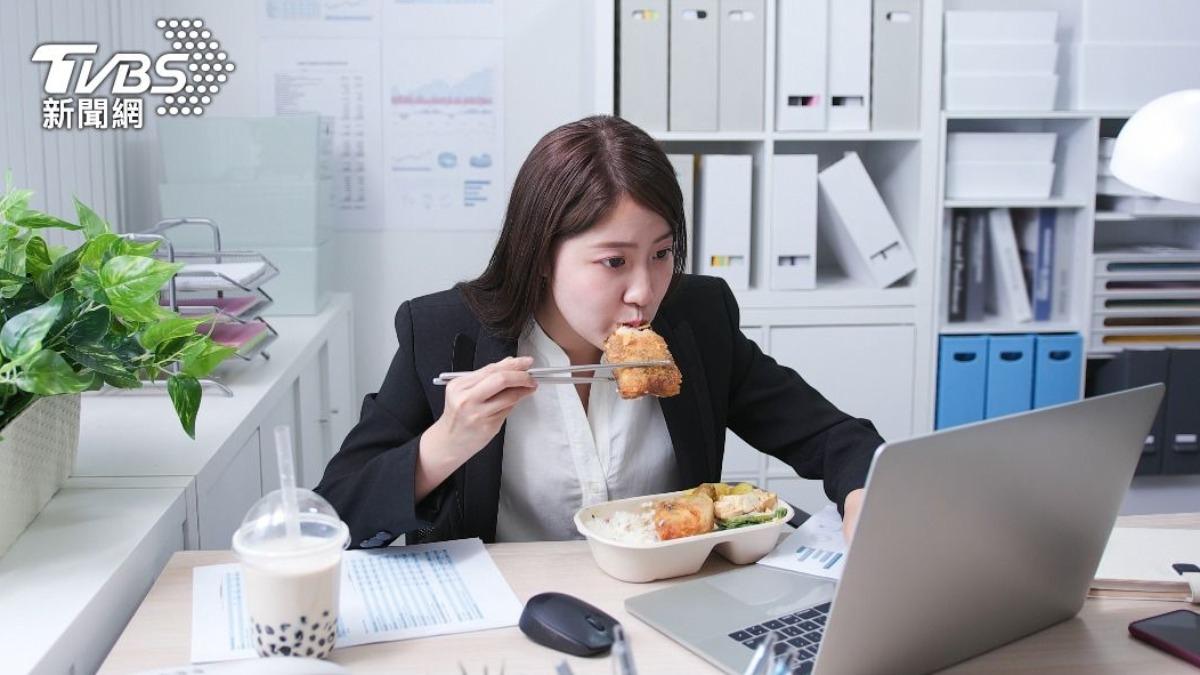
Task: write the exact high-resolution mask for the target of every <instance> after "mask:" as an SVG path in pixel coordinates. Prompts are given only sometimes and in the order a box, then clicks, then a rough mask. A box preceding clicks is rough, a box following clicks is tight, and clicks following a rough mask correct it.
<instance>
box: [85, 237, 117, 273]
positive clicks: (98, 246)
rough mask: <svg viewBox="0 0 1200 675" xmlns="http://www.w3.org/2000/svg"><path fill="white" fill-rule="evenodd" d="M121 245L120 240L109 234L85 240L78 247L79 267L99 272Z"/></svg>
mask: <svg viewBox="0 0 1200 675" xmlns="http://www.w3.org/2000/svg"><path fill="white" fill-rule="evenodd" d="M120 245H121V238H120V237H118V236H117V235H115V234H112V233H111V232H106V233H104V234H101V235H98V236H97V237H95V238H94V239H89V240H87V242H86V243H84V244H83V245H82V246H80V247H79V249H78V250H79V266H80V267H83V268H87V269H95V270H99V269H100V268H101V267H103V266H104V263H105V262H107V261H108V259H109V258H111V257H112V256H114V255H117V248H118V247H119V246H120Z"/></svg>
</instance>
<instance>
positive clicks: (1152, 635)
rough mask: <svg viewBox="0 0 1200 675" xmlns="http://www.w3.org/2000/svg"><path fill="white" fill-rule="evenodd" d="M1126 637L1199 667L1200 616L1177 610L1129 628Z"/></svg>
mask: <svg viewBox="0 0 1200 675" xmlns="http://www.w3.org/2000/svg"><path fill="white" fill-rule="evenodd" d="M1129 634H1130V635H1132V636H1133V637H1135V638H1137V639H1139V640H1141V641H1142V642H1145V643H1146V644H1148V645H1150V646H1152V647H1157V648H1158V649H1161V650H1163V651H1164V652H1166V653H1168V654H1170V655H1172V656H1174V657H1176V658H1180V659H1183V660H1184V661H1187V662H1188V663H1190V664H1192V665H1193V666H1197V667H1200V614H1197V613H1196V612H1193V611H1192V610H1190V609H1177V610H1175V611H1173V612H1166V613H1165V614H1159V615H1157V616H1151V617H1148V618H1145V619H1139V620H1137V621H1134V622H1133V623H1131V624H1129Z"/></svg>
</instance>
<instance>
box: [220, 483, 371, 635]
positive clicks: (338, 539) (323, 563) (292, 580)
mask: <svg viewBox="0 0 1200 675" xmlns="http://www.w3.org/2000/svg"><path fill="white" fill-rule="evenodd" d="M279 492H280V491H279V490H276V491H275V492H272V493H271V494H268V495H267V496H265V497H263V498H262V499H261V500H259V502H258V503H257V504H255V506H254V507H252V508H251V509H250V512H249V513H248V514H247V516H246V520H245V521H244V522H243V524H242V526H241V527H240V528H239V529H238V531H237V532H236V533H234V535H233V550H234V551H235V552H236V553H237V555H238V559H239V560H240V561H241V563H242V587H243V595H244V596H245V600H246V611H247V613H248V614H249V615H250V623H251V626H252V627H253V628H252V630H253V631H254V632H253V633H252V635H251V639H252V640H253V641H254V646H255V648H256V649H257V651H258V653H259V655H260V656H308V657H318V658H321V657H324V656H326V655H328V654H329V652H330V650H332V649H333V643H334V639H335V632H336V627H337V617H338V592H339V586H340V583H339V582H340V580H341V568H342V549H344V548H345V546H346V545H347V544H348V543H349V530H348V528H347V527H346V525H345V523H343V522H341V521H340V520H338V517H337V515H336V513H334V511H333V507H331V506H330V505H329V503H328V502H326V501H325V500H324V499H322V498H321V497H320V496H319V495H317V494H316V493H314V492H310V491H308V490H303V489H297V490H296V498H297V506H298V509H299V514H298V521H299V522H298V523H297V525H298V530H299V531H298V532H296V533H293V536H291V537H289V536H288V533H287V527H286V525H285V523H284V522H283V516H282V510H283V503H282V502H283V500H282V498H281V496H280V494H279ZM297 534H298V536H295V535H297Z"/></svg>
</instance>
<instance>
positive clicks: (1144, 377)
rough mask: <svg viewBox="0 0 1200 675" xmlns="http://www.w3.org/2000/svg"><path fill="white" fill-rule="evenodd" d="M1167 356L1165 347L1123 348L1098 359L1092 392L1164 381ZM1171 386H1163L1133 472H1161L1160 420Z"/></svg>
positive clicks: (1163, 418)
mask: <svg viewBox="0 0 1200 675" xmlns="http://www.w3.org/2000/svg"><path fill="white" fill-rule="evenodd" d="M1169 365H1170V363H1169V355H1168V353H1167V351H1166V350H1165V349H1151V350H1140V349H1139V350H1126V351H1123V352H1120V353H1118V354H1117V355H1116V356H1114V357H1113V358H1111V359H1109V360H1107V361H1101V362H1100V363H1099V364H1098V365H1097V366H1096V369H1095V371H1094V372H1093V373H1092V378H1091V379H1092V390H1093V393H1095V394H1111V393H1112V392H1114V391H1123V390H1125V389H1132V388H1133V387H1140V386H1142V385H1145V384H1154V383H1155V382H1163V383H1167V373H1168V370H1169ZM1170 395H1171V386H1170V384H1169V383H1168V386H1167V398H1164V399H1163V402H1162V404H1161V405H1159V407H1158V414H1157V415H1155V417H1154V425H1153V426H1152V427H1150V433H1149V434H1147V435H1146V442H1145V444H1144V445H1143V446H1142V456H1141V458H1139V459H1138V465H1137V471H1136V472H1135V473H1136V475H1139V476H1141V475H1147V474H1159V473H1162V457H1163V452H1162V449H1163V423H1164V421H1165V417H1166V408H1167V400H1168V399H1169V397H1170Z"/></svg>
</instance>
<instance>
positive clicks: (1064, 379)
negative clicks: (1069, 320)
mask: <svg viewBox="0 0 1200 675" xmlns="http://www.w3.org/2000/svg"><path fill="white" fill-rule="evenodd" d="M1035 352H1036V353H1035V356H1034V360H1033V407H1035V408H1041V407H1044V406H1048V405H1054V404H1056V403H1067V402H1068V401H1077V400H1079V380H1080V377H1079V374H1080V365H1081V364H1082V359H1083V336H1081V335H1079V334H1078V333H1071V334H1068V335H1039V336H1037V345H1036V347H1035Z"/></svg>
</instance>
